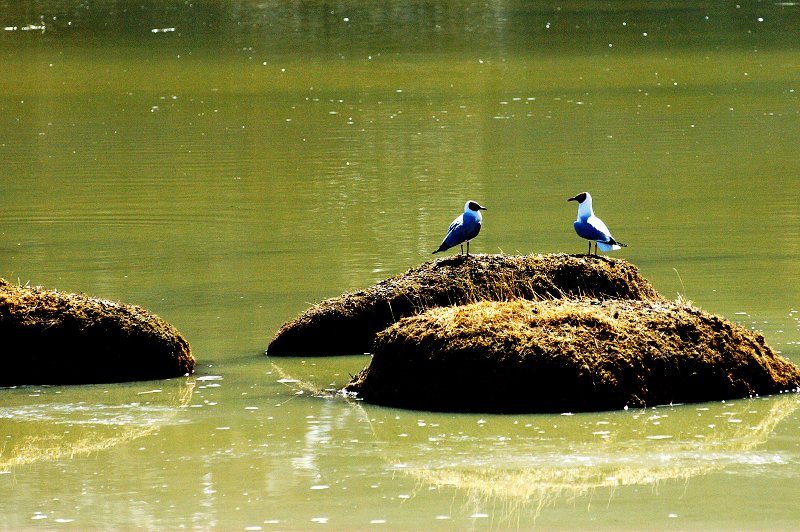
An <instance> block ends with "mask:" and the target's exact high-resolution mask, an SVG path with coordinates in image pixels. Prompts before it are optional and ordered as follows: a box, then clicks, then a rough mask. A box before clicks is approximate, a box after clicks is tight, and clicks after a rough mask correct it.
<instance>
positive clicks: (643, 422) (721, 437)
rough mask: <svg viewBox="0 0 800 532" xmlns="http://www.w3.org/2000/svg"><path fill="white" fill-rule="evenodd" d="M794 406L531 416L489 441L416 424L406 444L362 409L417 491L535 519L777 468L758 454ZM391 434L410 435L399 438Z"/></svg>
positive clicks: (772, 403) (773, 403)
mask: <svg viewBox="0 0 800 532" xmlns="http://www.w3.org/2000/svg"><path fill="white" fill-rule="evenodd" d="M798 406H800V399H799V398H798V396H797V394H787V395H782V396H774V397H770V398H766V399H758V400H742V401H741V402H738V401H736V402H733V403H727V404H726V403H724V402H723V403H705V404H702V405H697V406H695V405H682V406H669V407H659V408H653V409H645V410H641V411H633V412H608V413H606V415H601V416H600V418H599V419H600V420H599V421H598V416H584V415H577V416H562V417H560V418H558V417H553V416H542V417H538V416H537V417H531V418H529V421H528V422H526V423H523V422H522V421H521V420H520V421H518V420H514V421H511V420H505V421H504V422H501V423H504V424H505V426H504V427H503V430H508V431H509V432H508V434H507V435H501V436H498V435H496V434H495V433H492V434H491V436H488V437H487V438H482V437H481V436H478V437H474V436H467V435H465V434H464V433H457V434H452V433H450V434H448V433H446V432H443V431H442V428H441V427H442V426H443V425H444V424H441V425H439V424H433V425H429V423H427V422H425V421H421V420H418V421H417V425H418V426H419V427H427V428H425V429H423V431H422V433H421V434H420V433H419V431H416V437H410V436H411V434H412V433H411V430H412V429H409V428H408V427H407V426H406V427H403V426H402V425H400V424H398V422H397V421H396V419H397V418H393V417H392V416H390V415H386V413H385V412H383V411H381V410H380V409H377V408H374V407H365V415H367V416H369V417H370V421H371V424H372V427H373V429H374V431H375V435H376V437H377V438H378V439H379V440H380V441H382V443H383V451H384V453H385V455H386V457H387V459H388V460H389V462H390V463H391V464H392V466H393V467H394V468H395V469H396V470H398V471H402V472H403V473H405V474H407V475H409V476H411V477H413V478H415V479H417V480H418V481H419V482H420V483H421V484H422V485H424V486H436V487H450V488H455V489H456V490H457V491H458V492H460V493H462V494H463V495H464V496H465V497H466V499H467V501H468V504H470V505H472V506H475V507H487V506H489V507H492V506H495V503H500V506H502V507H504V508H506V516H507V518H508V519H509V521H514V520H515V519H516V518H518V517H519V516H518V515H516V514H517V513H519V512H523V511H525V512H527V511H529V510H531V509H533V513H534V517H536V516H538V515H539V513H540V512H541V510H542V509H543V508H545V507H547V506H551V505H554V504H555V503H556V502H557V501H559V500H562V499H568V500H574V499H576V498H578V497H586V504H587V505H590V504H591V500H592V497H593V496H594V495H595V490H597V489H600V488H606V489H608V497H609V500H610V498H612V497H613V494H614V490H615V488H617V487H621V486H630V485H650V486H657V485H658V484H659V483H661V482H664V481H669V480H681V481H688V480H689V479H691V478H692V477H696V476H698V475H702V474H706V473H709V472H711V471H714V470H719V469H723V468H725V467H728V466H732V465H736V464H742V463H749V464H752V463H772V462H774V461H775V460H778V461H780V460H781V457H780V456H775V455H774V454H772V453H771V454H769V455H765V454H763V453H759V452H757V451H756V449H757V448H758V447H759V446H761V445H763V444H764V443H765V442H766V441H767V438H768V437H769V435H770V434H771V433H772V432H773V431H774V429H775V427H776V426H777V425H778V424H779V423H780V422H781V421H782V420H784V419H786V418H787V417H788V416H790V415H792V414H793V413H794V412H795V411H796V410H797V408H798ZM496 421H497V420H494V421H493V423H495V422H496ZM484 423H486V421H485V420H482V419H481V420H478V424H479V425H481V424H484ZM434 427H435V428H434ZM398 430H401V431H403V430H407V432H400V433H399V436H400V437H398V432H397V431H398ZM478 432H481V431H478ZM531 434H535V436H532V435H531ZM467 450H468V451H467ZM465 451H467V452H465Z"/></svg>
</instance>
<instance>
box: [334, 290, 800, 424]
mask: <svg viewBox="0 0 800 532" xmlns="http://www.w3.org/2000/svg"><path fill="white" fill-rule="evenodd" d="M798 387H800V368H798V367H797V366H795V365H794V364H792V363H791V362H789V361H788V360H786V359H784V358H782V357H781V356H779V355H777V354H776V353H775V352H774V351H773V350H772V349H771V348H770V347H769V346H768V345H766V343H765V341H764V337H763V336H762V335H761V334H759V333H756V332H753V331H751V330H749V329H746V328H744V327H742V326H739V325H736V324H733V323H731V322H729V321H728V320H725V319H724V318H721V317H719V316H715V315H711V314H708V313H706V312H703V311H701V310H699V309H697V308H694V307H691V306H688V305H682V304H678V303H673V302H668V301H664V300H661V301H654V300H651V301H632V300H607V301H599V300H585V299H584V300H559V301H540V302H534V301H525V300H515V301H509V302H479V303H474V304H470V305H464V306H456V307H449V308H436V309H430V310H428V311H426V312H425V313H423V314H420V315H418V316H414V317H409V318H406V319H403V320H401V321H400V322H398V323H396V324H395V325H393V326H392V327H390V328H388V329H387V330H385V331H384V332H382V333H380V334H379V335H378V337H377V340H376V346H375V354H374V357H373V359H372V362H371V364H370V365H369V367H368V368H366V369H365V370H364V371H362V372H361V374H359V375H358V376H357V377H356V378H355V379H354V380H353V381H352V382H351V383H350V384H349V385H348V386H347V387H346V390H347V391H350V392H356V393H357V394H358V396H359V397H361V398H363V399H364V400H366V401H369V402H372V403H377V404H382V405H388V406H398V407H406V408H416V409H425V410H444V411H481V412H565V411H591V410H611V409H619V408H624V407H628V406H630V407H643V406H654V405H659V404H668V403H683V402H701V401H709V400H719V399H727V398H738V397H747V396H753V395H757V394H772V393H778V392H780V391H784V390H788V389H794V388H798Z"/></svg>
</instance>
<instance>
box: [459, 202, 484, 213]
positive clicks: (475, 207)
mask: <svg viewBox="0 0 800 532" xmlns="http://www.w3.org/2000/svg"><path fill="white" fill-rule="evenodd" d="M485 210H486V207H484V206H482V205H481V204H480V203H478V202H477V201H472V200H469V201H468V202H467V203H465V204H464V212H467V211H474V212H478V211H485Z"/></svg>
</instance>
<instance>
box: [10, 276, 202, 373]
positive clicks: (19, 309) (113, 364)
mask: <svg viewBox="0 0 800 532" xmlns="http://www.w3.org/2000/svg"><path fill="white" fill-rule="evenodd" d="M0 342H2V344H3V351H2V352H3V365H4V370H3V372H2V375H0V386H16V385H22V384H92V383H105V382H123V381H137V380H151V379H163V378H168V377H177V376H181V375H186V374H189V373H192V371H194V364H195V361H194V358H193V357H192V354H191V348H190V347H189V343H188V342H187V341H186V340H185V339H184V338H183V337H182V336H181V335H180V333H179V332H178V331H177V330H176V329H175V328H174V327H173V326H172V325H170V324H168V323H167V322H165V321H164V320H162V319H161V318H159V317H158V316H155V315H153V314H150V313H148V312H147V311H146V310H144V309H143V308H141V307H137V306H133V305H124V304H121V303H115V302H111V301H105V300H102V299H97V298H93V297H89V296H86V295H82V294H67V293H62V292H58V291H55V290H45V289H42V288H28V287H20V286H15V285H12V284H10V283H8V282H6V281H5V280H3V279H0Z"/></svg>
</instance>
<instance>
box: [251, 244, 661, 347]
mask: <svg viewBox="0 0 800 532" xmlns="http://www.w3.org/2000/svg"><path fill="white" fill-rule="evenodd" d="M580 297H589V298H597V299H637V300H661V299H662V298H661V296H660V295H659V294H658V292H656V290H655V289H654V288H653V286H652V285H651V284H650V283H649V282H648V281H647V280H646V279H645V278H644V277H642V276H641V274H640V273H639V270H638V269H637V268H636V267H635V266H633V265H631V264H630V263H628V262H625V261H624V260H620V259H611V258H606V257H592V256H587V255H563V254H557V255H529V256H508V255H470V256H469V257H465V256H460V255H456V256H452V257H446V258H442V259H438V260H434V261H430V262H426V263H425V264H422V265H421V266H419V267H417V268H413V269H411V270H408V271H407V272H406V273H404V274H401V275H397V276H395V277H391V278H389V279H386V280H385V281H382V282H380V283H378V284H377V285H374V286H372V287H370V288H367V289H366V290H361V291H359V292H354V293H348V294H343V295H341V296H339V297H334V298H331V299H327V300H325V301H322V302H321V303H319V304H317V305H315V306H313V307H311V308H310V309H308V310H306V311H305V312H303V313H302V314H301V315H300V316H298V317H297V318H295V319H293V320H292V321H290V322H288V323H285V324H284V325H283V326H282V327H281V329H280V330H279V331H278V333H277V334H276V335H275V337H274V338H273V340H272V342H271V343H270V345H269V347H268V348H267V355H271V356H324V355H343V354H354V353H365V352H369V351H371V350H372V344H373V341H374V339H375V335H376V334H377V333H378V331H381V330H383V329H385V328H386V327H388V326H389V325H391V324H392V323H394V322H396V321H397V320H399V319H400V318H403V317H406V316H413V315H415V314H419V313H420V312H423V311H424V310H425V309H428V308H432V307H441V306H449V305H456V304H465V303H472V302H476V301H483V300H492V301H506V300H509V299H515V298H524V299H531V300H542V299H558V298H580Z"/></svg>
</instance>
